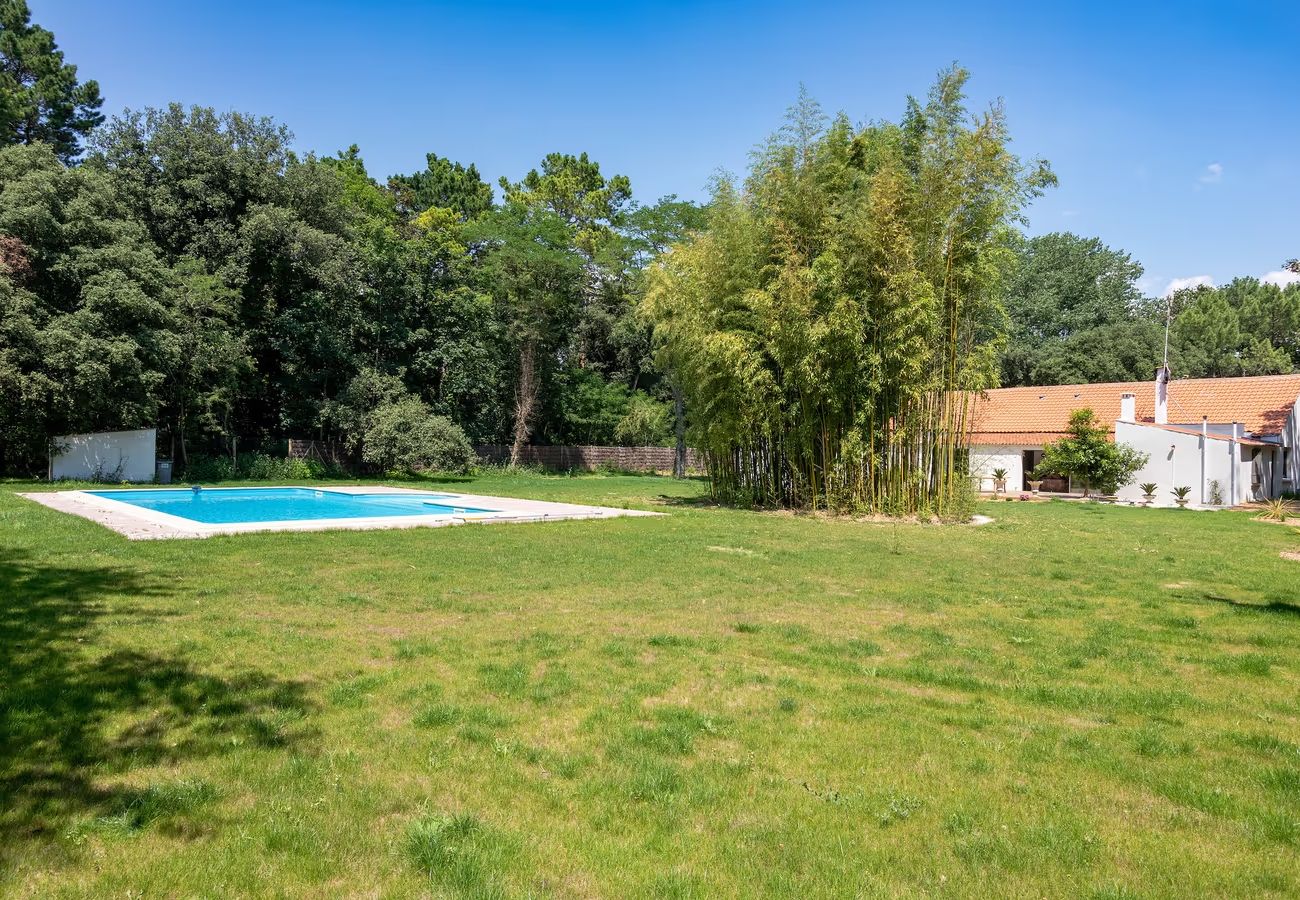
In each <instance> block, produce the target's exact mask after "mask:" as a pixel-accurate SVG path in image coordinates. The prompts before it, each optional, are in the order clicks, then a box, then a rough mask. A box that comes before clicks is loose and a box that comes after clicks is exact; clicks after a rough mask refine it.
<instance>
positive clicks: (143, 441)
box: [50, 428, 158, 481]
mask: <svg viewBox="0 0 1300 900" xmlns="http://www.w3.org/2000/svg"><path fill="white" fill-rule="evenodd" d="M157 440H158V437H157V432H156V431H155V429H153V428H141V429H140V430H138V431H103V432H100V433H98V434H70V435H67V436H65V437H58V438H55V439H54V448H55V452H52V453H51V454H50V478H51V479H52V480H54V481H58V480H60V479H64V478H74V479H80V480H88V479H91V478H94V477H104V478H112V479H113V480H121V481H153V479H154V450H155V446H156V444H157ZM119 466H120V467H121V474H120V475H118V476H117V477H116V478H114V473H115V472H116V471H117V469H118V467H119Z"/></svg>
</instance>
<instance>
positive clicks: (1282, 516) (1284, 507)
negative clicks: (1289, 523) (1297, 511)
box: [1260, 497, 1291, 522]
mask: <svg viewBox="0 0 1300 900" xmlns="http://www.w3.org/2000/svg"><path fill="white" fill-rule="evenodd" d="M1290 514H1291V504H1290V503H1289V502H1288V501H1286V500H1284V499H1282V498H1280V497H1279V498H1277V499H1275V500H1265V501H1264V514H1263V515H1262V516H1261V517H1260V518H1263V519H1268V520H1269V521H1271V522H1285V521H1286V517H1287V516H1288V515H1290Z"/></svg>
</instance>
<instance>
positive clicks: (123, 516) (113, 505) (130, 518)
mask: <svg viewBox="0 0 1300 900" xmlns="http://www.w3.org/2000/svg"><path fill="white" fill-rule="evenodd" d="M283 487H306V488H309V489H311V490H319V491H333V492H337V493H340V494H415V495H422V494H434V495H436V496H437V497H439V498H446V499H445V500H440V501H439V502H441V503H445V504H446V505H448V506H459V505H461V504H462V503H463V504H464V505H465V506H467V507H480V508H482V507H489V508H491V509H492V510H493V511H492V512H484V513H469V512H466V513H461V514H459V515H458V514H447V513H440V514H436V515H428V516H376V517H373V518H364V519H301V520H300V519H294V520H289V521H280V522H231V523H223V524H207V523H204V522H195V521H193V520H191V519H184V518H181V517H180V516H173V515H171V514H169V513H164V512H158V511H157V510H152V509H143V508H141V507H139V506H133V505H131V504H130V503H122V502H121V501H118V500H110V499H109V498H107V497H97V496H95V495H94V494H91V493H89V492H87V491H33V492H29V493H24V494H19V495H18V496H20V497H26V498H27V499H28V500H34V501H35V502H37V503H39V504H41V505H42V506H48V507H49V508H50V509H56V510H58V511H59V512H65V513H71V514H72V515H74V516H81V517H82V518H83V519H89V520H90V521H92V522H97V523H99V524H100V525H103V526H104V527H105V528H111V529H112V530H113V531H116V532H117V533H118V534H121V535H123V536H125V537H126V538H127V539H129V540H132V541H150V540H166V539H169V538H206V537H213V536H214V535H218V534H248V533H250V532H257V531H332V530H338V529H345V530H348V531H370V530H373V529H380V528H440V527H443V526H449V525H471V524H475V525H480V524H499V523H509V522H515V523H520V522H561V521H565V520H572V519H614V518H619V517H622V516H658V515H663V514H662V513H657V512H647V511H645V510H638V509H615V508H613V507H609V506H580V505H577V504H574V503H551V502H548V501H543V500H521V499H519V498H518V497H491V496H487V495H484V494H459V493H456V492H453V491H442V490H438V491H431V490H413V489H411V488H397V487H385V486H380V485H364V486H356V487H353V486H338V485H329V486H326V487H316V486H313V485H284V486H283ZM271 489H273V488H268V490H271ZM141 490H149V488H141ZM172 490H175V487H173V488H172ZM249 490H257V489H256V488H249Z"/></svg>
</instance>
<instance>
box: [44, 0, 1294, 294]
mask: <svg viewBox="0 0 1300 900" xmlns="http://www.w3.org/2000/svg"><path fill="white" fill-rule="evenodd" d="M31 5H32V12H33V19H34V20H35V21H37V22H39V23H40V24H42V25H44V26H45V27H47V28H49V29H51V30H52V31H54V33H55V35H56V38H57V40H58V41H59V44H60V46H61V47H62V48H63V50H64V51H65V53H66V54H67V57H68V60H69V61H70V62H73V63H76V64H77V65H78V66H79V67H80V70H81V74H82V76H83V77H88V78H95V79H97V80H98V81H99V82H100V86H101V90H102V91H103V94H104V97H105V101H106V102H105V111H106V112H108V113H110V114H113V113H117V112H120V111H121V110H122V109H123V108H126V107H130V108H140V107H143V106H149V105H154V106H157V105H162V104H165V103H167V102H168V101H171V100H179V101H181V102H184V103H187V104H189V103H200V104H204V105H209V106H214V107H216V108H217V109H222V110H225V109H231V110H242V111H248V112H254V113H259V114H264V115H271V116H273V117H275V118H276V119H277V120H279V121H281V122H283V123H285V124H287V125H288V126H289V127H290V128H291V129H292V130H293V132H294V134H295V135H296V145H297V147H298V148H299V149H300V150H304V151H305V150H315V151H318V152H321V153H331V152H333V151H335V150H338V149H342V148H345V147H347V146H348V145H349V144H352V143H356V144H359V145H360V146H361V149H362V153H363V155H364V157H365V159H366V162H367V165H368V167H369V168H370V170H371V172H372V173H373V174H375V175H376V176H378V177H380V178H382V177H385V176H387V175H389V174H392V173H394V172H410V171H415V170H417V169H419V168H421V167H422V165H423V160H424V154H425V153H426V152H428V151H434V152H436V153H438V154H439V155H441V156H449V157H451V158H453V159H456V160H459V161H462V162H465V163H469V162H474V163H476V164H477V165H478V167H479V169H480V171H481V172H483V173H484V175H485V177H487V178H489V180H492V181H495V179H496V177H497V176H498V175H503V174H504V175H509V176H511V177H512V178H517V177H519V176H521V175H522V174H523V173H524V172H525V171H526V170H527V169H528V168H530V167H531V166H533V165H535V164H536V163H537V161H538V160H540V158H541V157H542V155H543V154H545V153H547V152H550V151H552V150H560V151H567V152H579V151H583V150H585V151H587V152H588V153H590V154H591V155H592V157H593V158H595V159H596V160H597V161H599V162H600V164H601V166H602V168H603V169H604V170H605V171H606V172H617V173H622V174H626V175H628V176H629V177H630V178H631V179H632V186H633V191H634V193H635V194H636V196H637V197H638V199H641V200H643V201H650V200H653V199H654V198H656V197H658V196H660V195H663V194H668V193H676V194H678V195H680V196H682V197H688V198H696V199H698V198H702V197H703V196H704V193H705V185H706V183H707V181H708V179H709V177H710V175H711V174H712V173H713V172H715V171H716V170H718V169H728V170H731V171H743V170H744V168H745V164H746V160H747V155H748V152H749V150H750V149H751V148H752V147H753V146H754V145H755V144H756V143H757V142H758V141H760V140H761V139H762V138H763V137H764V136H765V135H766V134H768V133H769V132H770V131H771V130H772V129H774V128H775V127H776V126H777V125H778V124H779V122H780V118H781V116H782V114H783V112H784V110H785V108H786V107H787V106H788V105H789V104H790V103H791V102H792V100H793V99H794V97H795V95H796V93H797V91H798V86H799V84H800V82H802V83H804V84H806V85H807V86H808V88H809V90H810V91H811V92H812V93H813V95H814V96H815V97H816V98H817V99H818V100H820V101H821V103H822V104H823V106H825V107H826V108H827V109H828V110H830V111H836V110H843V111H845V112H847V113H848V114H849V115H850V117H851V118H853V119H854V120H856V121H864V120H870V119H879V118H897V116H898V115H899V113H900V112H901V110H902V106H903V101H904V97H905V95H906V94H908V93H918V94H919V93H923V92H924V91H925V90H926V88H927V87H928V86H929V84H930V82H931V81H932V80H933V77H934V75H935V73H936V72H937V71H938V70H939V69H941V68H943V67H944V66H946V65H948V64H949V63H951V62H953V61H959V62H960V63H961V64H962V65H964V66H966V67H967V68H969V69H970V70H971V71H972V73H973V79H972V82H971V86H970V87H971V98H972V100H973V101H974V102H975V103H976V104H977V105H982V104H983V103H986V102H987V101H988V100H990V99H991V98H994V97H1002V98H1003V99H1004V100H1005V102H1006V108H1007V112H1008V115H1009V118H1010V122H1011V130H1012V134H1013V136H1014V138H1015V147H1016V150H1017V151H1018V152H1019V153H1020V154H1021V155H1023V156H1026V157H1032V156H1043V157H1045V158H1047V159H1048V160H1050V161H1051V163H1052V165H1053V167H1054V168H1055V170H1056V172H1057V174H1058V176H1059V177H1060V180H1061V185H1060V187H1059V188H1057V189H1055V190H1054V191H1052V192H1050V193H1049V194H1048V195H1047V196H1046V197H1044V198H1042V199H1041V200H1039V201H1038V202H1036V203H1035V205H1034V206H1033V208H1032V209H1031V210H1030V230H1031V231H1032V232H1034V233H1041V232H1047V231H1056V230H1070V231H1075V232H1077V233H1079V234H1084V235H1096V236H1099V237H1100V238H1102V239H1103V240H1104V241H1105V242H1106V243H1108V244H1110V245H1111V246H1113V247H1118V248H1122V249H1124V250H1127V251H1128V252H1130V253H1131V254H1132V255H1133V256H1134V257H1135V258H1136V259H1137V260H1138V261H1139V262H1141V263H1142V264H1143V265H1144V266H1145V267H1146V273H1147V274H1146V277H1145V279H1144V282H1143V286H1144V288H1146V289H1147V291H1148V292H1149V293H1152V294H1160V293H1163V292H1164V291H1165V290H1166V289H1167V288H1168V286H1169V285H1170V283H1171V282H1173V281H1174V280H1175V279H1210V280H1212V281H1214V282H1216V283H1222V282H1224V281H1226V280H1227V279H1229V278H1231V277H1233V276H1235V275H1252V276H1256V277H1259V276H1264V275H1266V274H1267V273H1269V272H1276V270H1278V269H1279V268H1280V267H1281V263H1282V262H1283V260H1285V259H1288V258H1290V257H1293V256H1297V255H1300V113H1297V109H1300V32H1298V31H1297V29H1296V26H1295V15H1294V8H1293V6H1292V4H1284V3H1251V2H1245V3H1235V4H1233V3H1217V4H1195V3H1179V4H1173V3H1169V4H1151V5H1144V4H1141V3H1136V2H1129V3H1116V2H1109V0H1096V2H1091V3H1076V4H1052V3H1041V2H1040V3H1034V4H1025V5H1012V4H997V5H994V4H976V3H969V2H967V3H954V4H936V3H929V4H926V3H915V2H900V0H894V2H892V3H889V4H869V3H857V4H845V5H833V4H827V5H820V6H819V5H815V4H807V3H769V2H746V3H707V4H688V3H657V4H649V3H637V4H633V3H624V4H617V5H615V4H608V5H605V4H596V3H578V2H563V3H561V2H552V3H545V2H539V3H477V4H471V3H465V4H439V3H414V2H405V3H403V2H371V3H367V4H362V3H342V2H331V0H322V2H314V3H306V2H261V3H250V2H242V0H228V2H224V3H211V4H198V3H194V4H188V3H176V2H129V0H121V2H114V3H104V2H102V0H31ZM985 6H987V7H988V8H986V9H980V7H985ZM1057 6H1060V7H1061V8H1059V9H1058V8H1056V7H1057ZM1289 7H1290V8H1289Z"/></svg>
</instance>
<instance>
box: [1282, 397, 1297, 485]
mask: <svg viewBox="0 0 1300 900" xmlns="http://www.w3.org/2000/svg"><path fill="white" fill-rule="evenodd" d="M1282 446H1283V447H1287V448H1290V450H1291V452H1290V453H1289V454H1287V455H1288V456H1289V457H1290V458H1289V459H1288V461H1287V466H1286V470H1285V471H1282V454H1281V452H1280V451H1279V454H1278V464H1277V469H1278V475H1279V477H1278V483H1277V491H1278V493H1281V492H1282V491H1300V400H1297V401H1296V405H1295V406H1293V407H1292V408H1291V415H1289V416H1287V420H1286V427H1285V428H1283V429H1282Z"/></svg>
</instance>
